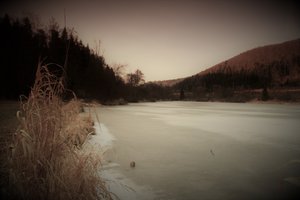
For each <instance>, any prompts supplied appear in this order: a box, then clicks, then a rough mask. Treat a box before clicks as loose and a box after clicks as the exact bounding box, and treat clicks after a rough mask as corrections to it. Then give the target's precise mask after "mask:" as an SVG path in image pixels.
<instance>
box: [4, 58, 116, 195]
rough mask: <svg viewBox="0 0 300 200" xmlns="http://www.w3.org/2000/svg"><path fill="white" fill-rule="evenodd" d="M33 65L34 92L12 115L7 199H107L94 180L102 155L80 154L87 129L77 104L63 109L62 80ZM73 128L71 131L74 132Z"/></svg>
mask: <svg viewBox="0 0 300 200" xmlns="http://www.w3.org/2000/svg"><path fill="white" fill-rule="evenodd" d="M52 72H53V70H51V72H50V70H49V67H48V66H42V65H41V63H40V64H39V65H38V69H37V72H36V79H35V83H34V86H33V88H32V90H31V93H30V95H29V97H28V98H22V100H21V110H20V111H19V112H18V113H17V116H18V119H19V120H20V128H19V129H18V130H17V132H16V133H15V134H14V135H13V138H12V141H13V142H12V145H11V146H10V149H11V151H10V155H9V162H8V167H9V185H8V194H9V198H10V199H45V200H47V199H49V200H50V199H51V200H52V199H58V200H59V199H87V200H89V199H90V200H92V199H93V200H95V199H112V198H111V195H110V192H109V191H108V190H107V189H106V187H105V183H104V182H103V181H102V180H101V178H100V177H99V168H100V165H101V155H98V154H97V153H94V152H92V151H85V150H83V148H80V147H81V145H83V144H84V141H85V140H86V138H87V136H88V135H89V133H90V129H89V127H88V126H86V123H84V122H82V119H80V118H79V117H78V113H79V110H80V108H79V103H78V101H76V99H74V100H72V101H70V102H69V103H64V102H63V101H62V99H61V95H62V94H63V92H64V86H63V79H62V78H60V77H57V76H55V75H54V74H53V73H52ZM75 125H76V126H75Z"/></svg>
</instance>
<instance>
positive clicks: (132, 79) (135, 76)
mask: <svg viewBox="0 0 300 200" xmlns="http://www.w3.org/2000/svg"><path fill="white" fill-rule="evenodd" d="M144 82H145V79H144V74H143V72H142V71H141V70H139V69H137V70H136V71H135V72H134V73H130V74H127V83H128V84H130V85H132V86H134V87H136V86H138V85H139V84H141V83H144Z"/></svg>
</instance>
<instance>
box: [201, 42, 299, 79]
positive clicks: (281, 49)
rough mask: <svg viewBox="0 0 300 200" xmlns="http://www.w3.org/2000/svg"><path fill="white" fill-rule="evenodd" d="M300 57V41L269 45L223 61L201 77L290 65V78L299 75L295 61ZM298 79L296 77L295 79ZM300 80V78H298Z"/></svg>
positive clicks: (204, 72)
mask: <svg viewBox="0 0 300 200" xmlns="http://www.w3.org/2000/svg"><path fill="white" fill-rule="evenodd" d="M299 56H300V39H297V40H292V41H288V42H284V43H280V44H274V45H268V46H263V47H258V48H254V49H252V50H249V51H246V52H244V53H241V54H239V55H237V56H234V57H233V58H231V59H229V60H226V61H223V62H221V63H219V64H217V65H215V66H213V67H210V68H208V69H207V70H205V71H203V72H200V73H199V74H200V75H204V74H207V73H213V72H220V71H228V70H229V69H230V70H232V71H233V72H238V71H241V70H245V71H252V70H255V69H256V68H257V67H258V65H260V66H267V65H268V66H272V65H274V64H279V65H284V64H286V65H288V66H289V69H288V70H289V71H290V73H289V76H294V75H299V73H300V71H299V68H300V66H299V65H298V66H295V64H297V63H298V64H299V61H298V62H297V61H296V60H295V59H299ZM295 78H296V77H295ZM297 78H299V77H297Z"/></svg>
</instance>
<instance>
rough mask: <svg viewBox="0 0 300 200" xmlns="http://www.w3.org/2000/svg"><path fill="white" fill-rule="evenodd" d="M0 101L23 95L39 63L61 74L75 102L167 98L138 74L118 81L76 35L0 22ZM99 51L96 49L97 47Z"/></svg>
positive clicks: (26, 21)
mask: <svg viewBox="0 0 300 200" xmlns="http://www.w3.org/2000/svg"><path fill="white" fill-rule="evenodd" d="M0 29H1V35H2V37H1V38H0V42H1V47H0V53H1V59H0V66H1V77H0V80H1V84H0V87H1V89H0V91H1V92H0V98H2V99H17V98H19V96H20V95H28V93H29V91H30V89H31V87H32V85H33V83H34V79H35V72H36V69H37V66H38V62H41V61H42V62H43V64H47V65H48V67H49V69H50V70H52V72H54V73H58V75H62V74H63V73H65V75H66V78H65V86H66V88H67V89H69V90H71V91H74V92H75V94H76V95H77V96H78V97H80V98H85V99H98V100H100V101H102V102H106V101H112V100H115V99H120V98H123V99H125V100H129V101H138V100H141V99H159V98H162V97H164V96H166V94H168V92H166V90H167V89H165V88H164V87H162V86H157V85H154V84H151V83H146V84H145V83H144V81H143V79H144V74H143V73H142V72H141V71H140V70H136V71H135V72H134V73H129V74H127V75H126V76H125V77H122V76H121V75H120V74H118V73H117V72H116V71H114V69H113V68H112V67H111V66H109V65H108V64H107V63H106V62H105V58H104V57H103V56H102V55H99V54H98V52H95V51H93V50H91V49H90V47H89V46H88V45H84V44H83V42H82V41H81V40H80V39H78V37H77V36H76V35H75V34H74V32H75V31H73V30H69V29H67V28H66V27H64V28H60V27H59V25H58V23H57V22H55V20H54V19H52V20H50V23H49V25H48V26H47V28H36V27H35V28H33V23H32V22H31V21H30V19H29V18H28V17H25V18H23V19H21V20H20V19H13V18H11V17H10V16H8V15H4V16H3V17H2V18H0ZM98 48H99V47H98Z"/></svg>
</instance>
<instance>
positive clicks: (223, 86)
mask: <svg viewBox="0 0 300 200" xmlns="http://www.w3.org/2000/svg"><path fill="white" fill-rule="evenodd" d="M174 87H175V88H177V90H178V89H181V90H184V91H186V92H188V94H190V96H191V98H193V99H194V98H199V97H200V96H201V98H202V97H203V95H204V96H210V97H211V96H216V94H218V97H220V96H221V97H222V98H223V99H225V100H226V98H227V96H228V97H230V96H232V95H233V94H234V92H236V91H242V90H244V91H245V90H248V91H250V90H252V91H254V90H256V91H257V89H262V88H265V89H266V88H269V89H272V90H274V88H277V89H278V88H280V89H281V90H282V89H283V88H290V89H291V88H300V39H297V40H292V41H288V42H284V43H280V44H274V45H268V46H263V47H258V48H254V49H252V50H249V51H246V52H244V53H241V54H239V55H237V56H234V57H232V58H230V59H228V60H226V61H223V62H221V63H219V64H217V65H215V66H212V67H210V68H208V69H206V70H204V71H202V72H200V73H198V74H195V75H193V76H191V77H187V78H184V79H180V81H178V82H177V83H175V85H174ZM224 91H225V92H224Z"/></svg>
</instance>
